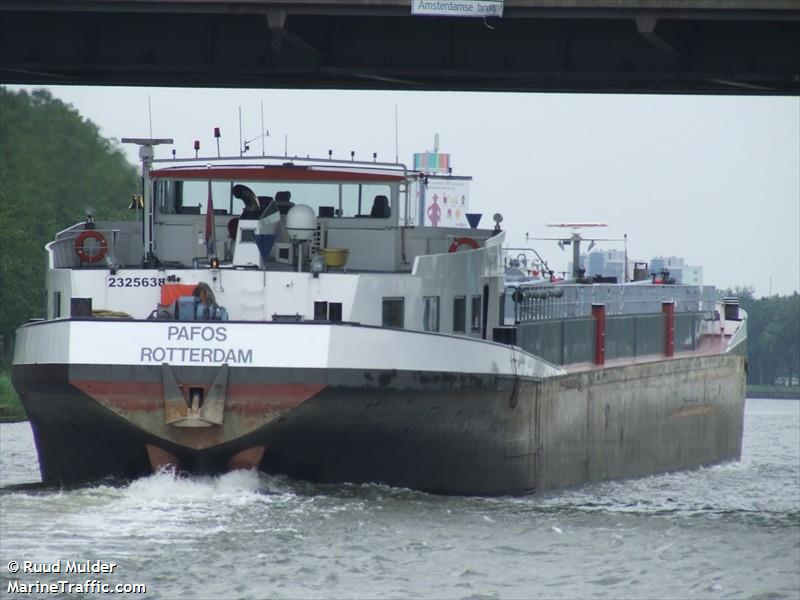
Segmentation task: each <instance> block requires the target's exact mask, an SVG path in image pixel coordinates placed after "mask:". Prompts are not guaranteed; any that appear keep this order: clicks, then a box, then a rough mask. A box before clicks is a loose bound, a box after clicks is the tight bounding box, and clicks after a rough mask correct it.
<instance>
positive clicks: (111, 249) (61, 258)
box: [45, 224, 120, 269]
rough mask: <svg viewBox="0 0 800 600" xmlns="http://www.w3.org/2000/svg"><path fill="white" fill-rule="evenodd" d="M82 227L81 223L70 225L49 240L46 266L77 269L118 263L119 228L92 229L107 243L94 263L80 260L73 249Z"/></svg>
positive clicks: (46, 247)
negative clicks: (104, 249)
mask: <svg viewBox="0 0 800 600" xmlns="http://www.w3.org/2000/svg"><path fill="white" fill-rule="evenodd" d="M83 231H84V229H83V226H82V224H81V226H80V227H78V226H76V227H70V228H69V229H65V230H64V231H61V232H59V233H58V235H57V236H56V239H55V241H52V242H50V243H49V244H47V245H46V246H45V250H47V260H48V267H49V268H50V269H79V268H82V267H108V266H109V265H115V264H119V261H118V259H117V256H118V253H117V246H118V239H119V234H120V230H119V229H92V230H91V231H96V232H97V233H100V234H101V235H102V236H103V237H104V238H105V239H106V241H107V243H108V249H107V251H106V254H105V257H104V258H102V259H101V260H100V261H98V262H97V263H94V264H90V263H84V262H82V261H81V259H80V257H79V256H78V253H77V252H76V250H75V240H76V239H77V237H78V236H79V235H80V234H81V233H83Z"/></svg>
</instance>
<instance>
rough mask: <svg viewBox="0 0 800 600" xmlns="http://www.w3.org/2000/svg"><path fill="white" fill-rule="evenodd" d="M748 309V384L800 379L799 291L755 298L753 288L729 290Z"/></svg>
mask: <svg viewBox="0 0 800 600" xmlns="http://www.w3.org/2000/svg"><path fill="white" fill-rule="evenodd" d="M729 293H730V294H731V295H734V296H737V297H738V298H739V305H740V306H741V307H742V308H743V309H744V310H746V311H747V315H748V319H747V332H748V337H747V367H748V368H747V383H748V384H750V385H776V384H782V385H786V384H792V382H796V381H798V379H800V294H798V293H797V292H794V293H793V294H790V295H787V296H779V295H775V296H767V297H763V298H756V297H755V293H754V290H753V288H752V287H741V288H735V289H733V290H729Z"/></svg>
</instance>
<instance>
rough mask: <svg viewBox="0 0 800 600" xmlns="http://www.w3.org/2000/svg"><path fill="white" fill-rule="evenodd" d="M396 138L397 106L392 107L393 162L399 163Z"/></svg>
mask: <svg viewBox="0 0 800 600" xmlns="http://www.w3.org/2000/svg"><path fill="white" fill-rule="evenodd" d="M398 145H399V141H398V137H397V104H395V105H394V162H396V163H397V162H400V156H399V152H398Z"/></svg>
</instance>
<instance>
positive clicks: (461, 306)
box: [453, 296, 467, 333]
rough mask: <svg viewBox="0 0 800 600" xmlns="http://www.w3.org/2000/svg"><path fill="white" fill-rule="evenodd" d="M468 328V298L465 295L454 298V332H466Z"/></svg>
mask: <svg viewBox="0 0 800 600" xmlns="http://www.w3.org/2000/svg"><path fill="white" fill-rule="evenodd" d="M466 330H467V299H466V298H465V297H464V296H456V297H455V298H453V332H455V333H464V332H466Z"/></svg>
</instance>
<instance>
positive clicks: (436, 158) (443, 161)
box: [414, 152, 450, 173]
mask: <svg viewBox="0 0 800 600" xmlns="http://www.w3.org/2000/svg"><path fill="white" fill-rule="evenodd" d="M449 169H450V155H449V154H444V153H441V152H415V153H414V170H415V171H422V172H423V173H447V172H448V171H449Z"/></svg>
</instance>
